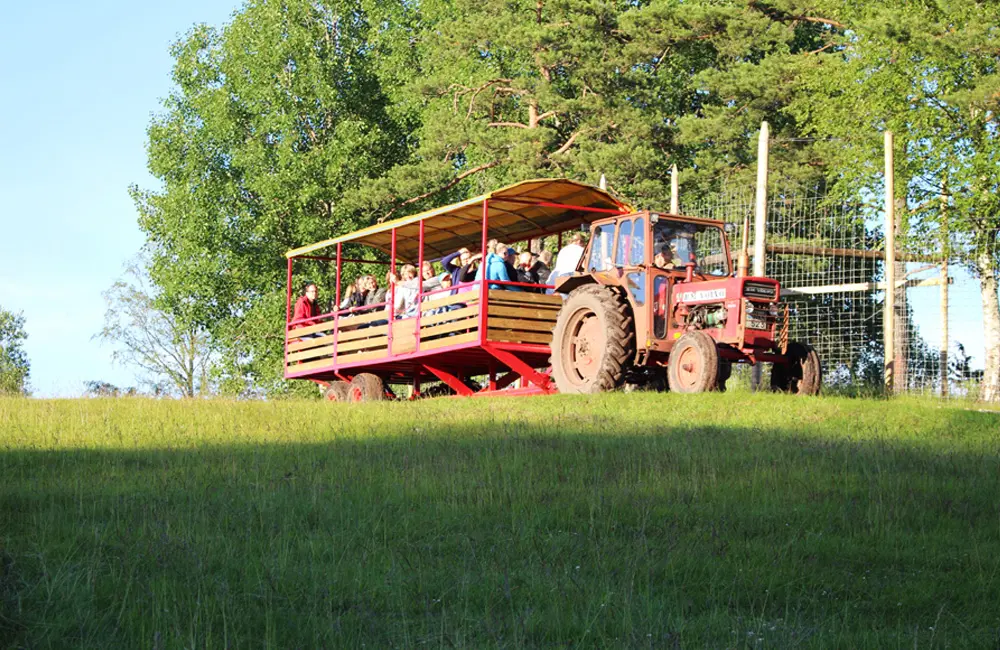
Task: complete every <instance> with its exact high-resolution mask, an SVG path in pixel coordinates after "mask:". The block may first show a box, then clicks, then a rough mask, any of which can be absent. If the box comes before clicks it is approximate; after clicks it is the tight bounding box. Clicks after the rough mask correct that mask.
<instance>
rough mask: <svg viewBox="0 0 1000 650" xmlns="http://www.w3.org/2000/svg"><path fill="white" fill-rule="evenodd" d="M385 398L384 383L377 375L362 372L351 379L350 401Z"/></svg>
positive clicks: (372, 400) (370, 400)
mask: <svg viewBox="0 0 1000 650" xmlns="http://www.w3.org/2000/svg"><path fill="white" fill-rule="evenodd" d="M384 399H385V384H383V383H382V379H381V378H380V377H379V376H378V375H373V374H371V373H368V372H362V373H360V374H357V375H354V377H353V378H352V379H351V387H350V401H352V402H378V401H381V400H384Z"/></svg>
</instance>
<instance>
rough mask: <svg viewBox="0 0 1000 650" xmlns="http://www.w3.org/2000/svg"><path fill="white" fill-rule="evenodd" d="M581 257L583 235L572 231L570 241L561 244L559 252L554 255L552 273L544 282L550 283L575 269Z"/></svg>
mask: <svg viewBox="0 0 1000 650" xmlns="http://www.w3.org/2000/svg"><path fill="white" fill-rule="evenodd" d="M581 257H583V235H582V234H581V233H578V232H577V233H573V238H572V239H571V240H570V242H569V243H568V244H566V245H565V246H563V247H562V250H560V251H559V254H558V255H556V263H555V266H553V267H552V273H551V274H550V275H549V279H548V280H547V281H546V284H552V281H553V280H555V279H556V278H559V277H562V276H564V275H569V274H570V273H573V272H574V271H576V265H577V264H579V263H580V258H581Z"/></svg>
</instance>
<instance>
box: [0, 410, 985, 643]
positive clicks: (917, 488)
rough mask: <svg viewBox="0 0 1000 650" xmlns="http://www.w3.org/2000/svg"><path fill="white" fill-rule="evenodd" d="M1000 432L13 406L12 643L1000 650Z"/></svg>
mask: <svg viewBox="0 0 1000 650" xmlns="http://www.w3.org/2000/svg"><path fill="white" fill-rule="evenodd" d="M998 434H1000V416H998V415H997V414H995V413H981V412H972V411H964V410H959V409H956V408H952V407H949V406H947V405H942V404H941V403H939V402H921V401H917V400H888V401H887V400H881V401H867V400H851V399H843V398H825V399H795V398H789V397H785V396H776V395H762V394H757V395H748V394H737V395H717V394H713V395H703V396H695V397H692V396H681V395H670V394H666V395H661V394H643V393H635V394H630V395H621V394H614V395H600V396H595V397H591V398H585V397H572V396H554V397H542V398H522V399H493V400H452V399H441V400H428V401H424V402H420V403H391V404H376V405H362V406H350V405H338V404H326V403H323V404H316V403H310V402H278V403H226V402H157V401H149V400H142V399H121V400H75V401H73V400H66V401H34V400H31V401H28V400H2V401H0V646H4V647H31V648H36V647H40V648H41V647H66V648H109V647H123V648H140V647H142V648H168V647H169V648H182V647H183V648H217V647H240V648H243V647H267V648H318V647H328V648H341V647H362V646H364V647H368V648H388V647H449V648H451V647H460V648H482V647H504V648H507V647H510V648H518V647H569V646H573V647H600V648H607V647H623V648H625V647H628V648H636V647H651V648H663V647H717V648H726V647H752V648H759V647H774V648H786V647H789V648H790V647H796V648H797V647H842V648H847V647H907V648H912V647H931V646H934V647H937V646H951V647H980V646H981V647H995V646H996V644H997V640H998V638H1000V606H998V603H1000V510H998V508H1000V464H998V460H1000V454H998V452H1000V442H998Z"/></svg>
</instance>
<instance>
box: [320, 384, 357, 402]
mask: <svg viewBox="0 0 1000 650" xmlns="http://www.w3.org/2000/svg"><path fill="white" fill-rule="evenodd" d="M350 390H351V385H350V384H348V383H347V382H346V381H331V382H330V385H329V386H327V387H326V390H325V391H324V392H323V397H324V398H325V399H326V400H327V401H330V402H348V401H350V398H349V396H348V393H349V392H350Z"/></svg>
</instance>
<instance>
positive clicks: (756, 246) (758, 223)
mask: <svg viewBox="0 0 1000 650" xmlns="http://www.w3.org/2000/svg"><path fill="white" fill-rule="evenodd" d="M770 152H771V125H770V124H768V123H767V122H761V123H760V136H759V137H758V139H757V197H756V198H757V200H756V203H755V205H754V220H753V274H754V275H755V276H757V277H763V275H764V263H765V261H766V259H765V257H764V256H765V245H766V242H767V175H768V170H769V164H770V160H769V159H770ZM762 370H763V366H761V364H760V363H755V364H753V370H752V371H751V373H750V387H751V389H752V390H757V389H758V388H760V380H761V377H762V374H763V373H762Z"/></svg>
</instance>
